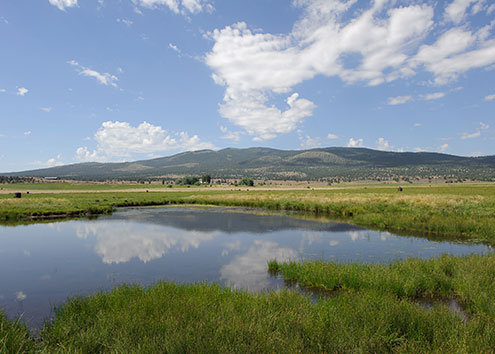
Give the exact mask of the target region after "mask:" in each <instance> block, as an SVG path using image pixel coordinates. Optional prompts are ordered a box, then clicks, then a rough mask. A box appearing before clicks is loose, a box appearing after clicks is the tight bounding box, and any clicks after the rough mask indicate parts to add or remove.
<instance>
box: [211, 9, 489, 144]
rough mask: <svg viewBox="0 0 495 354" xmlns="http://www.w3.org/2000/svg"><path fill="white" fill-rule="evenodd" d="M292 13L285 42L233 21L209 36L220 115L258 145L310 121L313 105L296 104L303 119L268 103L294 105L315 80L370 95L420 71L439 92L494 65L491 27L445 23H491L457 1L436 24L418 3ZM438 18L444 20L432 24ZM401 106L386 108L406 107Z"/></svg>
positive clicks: (281, 37)
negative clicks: (291, 100) (336, 81)
mask: <svg viewBox="0 0 495 354" xmlns="http://www.w3.org/2000/svg"><path fill="white" fill-rule="evenodd" d="M293 4H294V5H295V6H296V7H299V8H301V9H302V16H301V18H300V19H299V20H298V21H297V22H296V23H295V24H294V26H293V28H292V30H291V31H290V33H287V34H272V33H267V32H264V31H263V30H260V29H253V28H250V27H249V26H248V24H246V23H245V22H238V23H234V24H232V25H230V26H226V27H224V28H220V29H215V30H213V31H212V32H210V33H209V35H208V37H209V38H210V39H211V40H212V41H213V46H212V49H211V50H210V52H209V53H207V55H206V56H205V62H206V64H207V65H208V66H209V67H210V69H211V70H212V78H213V80H214V81H215V83H217V84H218V85H221V86H224V87H225V95H224V100H223V103H222V104H220V109H219V112H220V114H221V115H222V116H223V117H225V118H227V119H228V120H229V121H230V122H231V123H233V124H235V125H238V126H240V127H242V128H244V129H245V130H246V131H247V132H248V134H250V135H252V136H254V137H255V139H257V140H264V139H270V138H273V137H275V136H277V135H278V134H283V133H286V132H289V131H292V130H295V129H297V125H298V124H299V123H301V122H302V121H303V120H304V119H305V118H307V117H309V116H311V115H312V112H313V109H314V108H315V104H314V103H313V102H311V101H309V100H308V99H306V98H303V97H301V98H298V99H299V100H305V102H304V103H305V104H306V108H307V109H305V110H304V113H302V112H292V111H293V108H292V107H290V108H289V109H286V108H285V107H283V108H282V107H280V106H281V105H280V106H279V107H277V105H276V104H275V103H274V102H276V100H277V98H281V97H280V95H283V96H282V97H283V98H287V97H291V96H290V95H291V94H293V88H294V87H295V86H296V85H298V84H300V83H301V82H304V81H306V80H311V79H313V78H314V77H316V76H320V75H321V76H327V77H339V78H340V79H341V80H343V81H344V82H345V83H349V84H352V83H365V84H367V85H370V86H375V85H380V84H382V83H386V82H391V81H394V80H398V79H407V78H409V77H412V76H414V75H416V74H418V73H420V72H422V71H426V72H427V73H429V74H430V75H431V76H432V78H433V79H432V81H433V82H434V83H436V84H438V85H442V84H446V83H448V82H449V81H451V80H455V79H456V78H457V77H458V76H459V75H460V74H463V73H465V72H467V71H468V70H471V69H476V68H489V67H490V66H491V65H493V64H495V39H494V38H493V32H494V31H493V28H494V26H495V23H492V24H490V25H487V26H485V27H481V26H478V28H475V27H476V26H461V27H455V25H453V24H452V21H458V19H461V20H462V19H464V18H467V17H469V16H471V15H472V14H474V13H477V12H480V11H482V10H484V11H485V13H486V14H489V11H490V10H489V8H488V7H487V5H486V4H485V2H484V0H471V1H466V0H464V1H461V0H454V1H453V2H452V3H451V4H450V6H448V7H449V9H448V10H444V9H445V7H444V8H441V7H438V11H440V12H439V13H438V14H437V16H435V13H434V6H433V4H432V3H431V2H429V1H420V0H419V1H414V2H397V1H385V0H381V1H374V2H357V1H355V0H348V1H344V0H342V1H339V0H332V1H324V0H293ZM444 11H445V14H444ZM441 16H444V17H445V18H446V19H447V21H444V22H442V23H434V19H435V18H438V17H441ZM459 21H460V20H459ZM277 96H278V97H277ZM440 96H441V93H440V92H438V93H435V94H430V95H426V96H425V97H424V98H423V99H427V100H432V99H439V98H441V97H440ZM399 97H402V100H401V98H396V99H394V98H391V101H390V104H400V103H405V102H407V100H410V99H411V98H409V97H410V96H399ZM442 97H443V96H442ZM282 113H287V114H286V115H285V116H284V115H283V114H282ZM260 115H262V116H266V117H267V119H266V120H262V119H260V118H259V117H260ZM288 121H289V124H287V122H288ZM258 125H261V128H259V129H257V128H256V127H257V126H258ZM279 126H283V128H278V127H279Z"/></svg>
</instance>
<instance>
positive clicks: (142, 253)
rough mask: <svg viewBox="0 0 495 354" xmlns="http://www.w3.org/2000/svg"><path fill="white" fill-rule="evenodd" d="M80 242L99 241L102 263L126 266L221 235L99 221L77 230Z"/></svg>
mask: <svg viewBox="0 0 495 354" xmlns="http://www.w3.org/2000/svg"><path fill="white" fill-rule="evenodd" d="M76 234H77V236H78V237H80V238H87V237H88V236H89V235H94V236H95V237H96V245H95V252H96V253H97V254H98V255H100V256H101V258H102V261H103V263H125V262H128V261H129V260H131V259H132V258H134V257H137V258H139V259H140V260H141V261H143V262H145V263H146V262H149V261H151V260H153V259H157V258H160V257H162V256H163V255H164V254H166V253H167V252H168V251H169V250H171V249H175V250H178V251H181V252H187V251H188V250H189V248H191V247H192V248H198V247H199V245H200V243H201V242H205V241H209V240H212V239H213V238H215V237H216V236H217V235H218V233H212V232H188V233H181V232H180V231H170V230H164V229H163V228H162V227H160V226H157V225H153V224H149V225H146V224H142V223H135V222H122V221H96V222H91V223H84V224H81V225H78V226H77V229H76Z"/></svg>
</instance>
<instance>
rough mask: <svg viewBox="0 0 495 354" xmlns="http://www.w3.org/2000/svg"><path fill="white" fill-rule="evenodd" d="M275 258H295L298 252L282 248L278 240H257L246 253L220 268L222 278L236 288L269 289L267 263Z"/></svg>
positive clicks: (279, 259) (282, 259)
mask: <svg viewBox="0 0 495 354" xmlns="http://www.w3.org/2000/svg"><path fill="white" fill-rule="evenodd" d="M274 258H276V259H277V260H278V261H280V262H284V261H289V260H294V259H296V258H297V252H296V251H294V250H293V249H291V248H282V247H280V246H279V245H278V244H277V243H276V242H271V241H261V240H255V241H254V242H253V245H252V246H251V247H250V248H249V250H248V251H247V252H246V253H245V254H242V255H240V256H237V257H235V258H234V259H233V260H232V262H230V263H229V264H226V265H224V266H223V267H222V268H221V269H220V279H222V280H223V281H225V282H226V283H227V285H229V286H232V287H234V288H236V289H240V288H242V289H248V290H251V291H260V290H263V289H267V288H268V287H269V286H270V279H269V275H268V271H267V269H268V266H267V264H268V261H270V260H272V259H274Z"/></svg>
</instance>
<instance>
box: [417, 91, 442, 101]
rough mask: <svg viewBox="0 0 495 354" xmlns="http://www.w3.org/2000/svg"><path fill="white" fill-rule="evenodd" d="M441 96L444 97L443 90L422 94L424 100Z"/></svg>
mask: <svg viewBox="0 0 495 354" xmlns="http://www.w3.org/2000/svg"><path fill="white" fill-rule="evenodd" d="M443 97H445V92H434V93H429V94H426V95H423V96H422V98H423V99H424V100H426V101H432V100H438V99H440V98H443Z"/></svg>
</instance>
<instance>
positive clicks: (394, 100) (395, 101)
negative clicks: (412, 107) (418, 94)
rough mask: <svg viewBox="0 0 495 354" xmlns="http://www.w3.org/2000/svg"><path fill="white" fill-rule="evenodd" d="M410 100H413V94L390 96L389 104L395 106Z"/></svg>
mask: <svg viewBox="0 0 495 354" xmlns="http://www.w3.org/2000/svg"><path fill="white" fill-rule="evenodd" d="M410 100H412V96H397V97H389V98H388V100H387V104H388V105H390V106H395V105H399V104H404V103H407V102H409V101H410Z"/></svg>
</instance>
